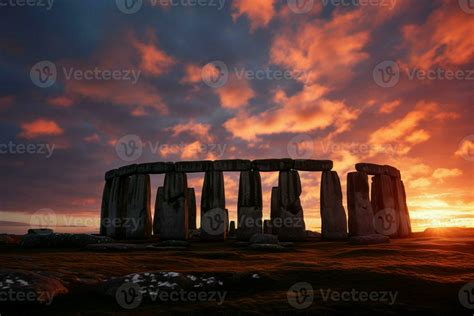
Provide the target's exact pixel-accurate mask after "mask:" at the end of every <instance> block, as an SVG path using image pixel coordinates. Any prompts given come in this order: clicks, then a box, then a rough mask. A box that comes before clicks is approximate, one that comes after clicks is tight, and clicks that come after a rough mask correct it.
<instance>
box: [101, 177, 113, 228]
mask: <svg viewBox="0 0 474 316" xmlns="http://www.w3.org/2000/svg"><path fill="white" fill-rule="evenodd" d="M112 180H113V178H112V179H109V180H107V181H106V182H105V186H104V192H103V193H102V207H101V209H100V234H101V235H102V236H106V235H107V225H108V224H109V221H110V219H109V199H110V190H111V189H112Z"/></svg>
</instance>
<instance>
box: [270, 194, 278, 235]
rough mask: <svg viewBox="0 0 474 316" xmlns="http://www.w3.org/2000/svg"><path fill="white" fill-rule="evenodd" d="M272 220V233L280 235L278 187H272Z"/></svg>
mask: <svg viewBox="0 0 474 316" xmlns="http://www.w3.org/2000/svg"><path fill="white" fill-rule="evenodd" d="M270 221H271V231H272V234H273V235H278V232H279V227H278V225H277V224H278V223H279V222H280V221H281V209H280V191H279V189H278V187H273V188H272V194H271V205H270Z"/></svg>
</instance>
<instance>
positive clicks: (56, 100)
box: [47, 96, 74, 108]
mask: <svg viewBox="0 0 474 316" xmlns="http://www.w3.org/2000/svg"><path fill="white" fill-rule="evenodd" d="M47 102H48V104H51V105H54V106H59V107H65V108H67V107H70V106H71V105H73V103H74V100H72V99H71V98H69V97H66V96H58V97H51V98H48V99H47Z"/></svg>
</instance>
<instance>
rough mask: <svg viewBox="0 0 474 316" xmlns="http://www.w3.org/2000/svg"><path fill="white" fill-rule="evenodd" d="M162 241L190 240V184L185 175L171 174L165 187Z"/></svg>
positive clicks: (167, 176) (161, 230) (166, 178)
mask: <svg viewBox="0 0 474 316" xmlns="http://www.w3.org/2000/svg"><path fill="white" fill-rule="evenodd" d="M163 191H164V193H163V195H164V202H163V208H162V209H161V210H160V211H161V219H162V221H161V227H160V239H161V240H186V239H188V198H187V195H188V182H187V177H186V174H185V173H182V172H169V173H167V174H166V175H165V181H164V186H163Z"/></svg>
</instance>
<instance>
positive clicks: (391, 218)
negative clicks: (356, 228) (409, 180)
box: [371, 175, 400, 238]
mask: <svg viewBox="0 0 474 316" xmlns="http://www.w3.org/2000/svg"><path fill="white" fill-rule="evenodd" d="M393 192H394V189H393V185H392V179H391V178H390V176H387V175H377V176H374V177H373V178H372V194H371V195H372V199H371V202H372V210H373V211H374V217H375V218H374V226H375V231H376V232H377V233H379V234H381V235H385V236H390V237H392V238H396V237H397V236H398V228H399V222H400V220H399V218H400V216H399V214H398V212H397V211H396V209H395V198H394V195H393Z"/></svg>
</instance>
